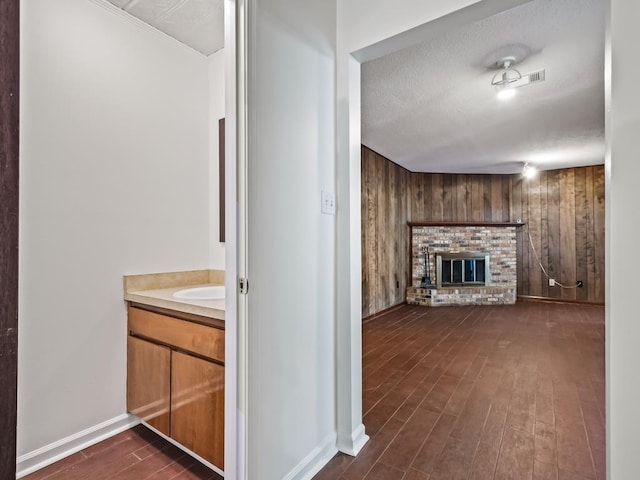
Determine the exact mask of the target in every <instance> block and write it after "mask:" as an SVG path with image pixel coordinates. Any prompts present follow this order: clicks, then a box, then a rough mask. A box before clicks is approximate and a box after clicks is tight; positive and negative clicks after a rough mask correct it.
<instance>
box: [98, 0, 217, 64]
mask: <svg viewBox="0 0 640 480" xmlns="http://www.w3.org/2000/svg"><path fill="white" fill-rule="evenodd" d="M108 1H109V2H110V3H112V4H114V5H115V6H116V7H118V8H121V9H123V10H124V11H125V12H127V13H129V14H131V15H133V16H134V17H137V18H139V19H140V20H142V21H143V22H145V23H147V24H149V25H151V26H152V27H155V28H157V29H158V30H160V31H162V32H164V33H166V34H167V35H169V36H171V37H173V38H175V39H176V40H178V41H180V42H182V43H184V44H185V45H188V46H190V47H191V48H193V49H195V50H197V51H198V52H200V53H202V54H204V55H211V54H212V53H214V52H217V51H218V50H220V49H221V48H223V47H224V12H223V2H224V0H108Z"/></svg>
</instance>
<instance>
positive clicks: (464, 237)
mask: <svg viewBox="0 0 640 480" xmlns="http://www.w3.org/2000/svg"><path fill="white" fill-rule="evenodd" d="M520 225H521V224H514V223H496V224H439V225H434V224H410V225H409V226H410V228H411V266H412V268H411V283H410V286H409V287H408V288H407V303H409V304H412V305H427V306H444V305H510V304H513V303H515V301H516V295H517V263H516V262H517V256H516V228H518V226H520ZM425 266H426V269H425Z"/></svg>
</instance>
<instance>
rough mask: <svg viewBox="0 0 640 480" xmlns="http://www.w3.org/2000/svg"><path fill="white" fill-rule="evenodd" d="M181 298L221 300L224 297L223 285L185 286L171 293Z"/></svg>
mask: <svg viewBox="0 0 640 480" xmlns="http://www.w3.org/2000/svg"><path fill="white" fill-rule="evenodd" d="M173 296H174V297H175V298H179V299H181V300H222V299H224V297H225V292H224V285H210V286H206V287H195V288H185V289H183V290H178V291H177V292H175V293H174V294H173Z"/></svg>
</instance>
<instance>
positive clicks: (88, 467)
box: [24, 425, 222, 480]
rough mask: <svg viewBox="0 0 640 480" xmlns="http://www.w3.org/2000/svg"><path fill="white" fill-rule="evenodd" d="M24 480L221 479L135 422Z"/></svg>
mask: <svg viewBox="0 0 640 480" xmlns="http://www.w3.org/2000/svg"><path fill="white" fill-rule="evenodd" d="M24 478H25V479H26V480H111V479H118V480H145V479H148V480H173V479H175V480H221V479H222V477H221V476H220V475H218V474H217V473H215V472H214V471H212V470H210V469H209V468H207V467H205V466H204V465H202V464H201V463H199V462H198V461H197V460H195V459H194V458H192V457H190V456H189V455H187V454H185V453H184V452H183V451H182V450H180V449H179V448H177V447H176V446H174V445H172V444H171V443H169V442H167V441H166V440H165V439H163V438H162V437H160V436H158V435H156V434H155V433H153V432H152V431H151V430H149V429H148V428H146V427H144V426H142V425H138V426H136V427H133V428H131V429H129V430H127V431H125V432H123V433H120V434H118V435H115V436H113V437H111V438H109V439H107V440H105V441H103V442H100V443H98V444H96V445H93V446H91V447H88V448H86V449H84V450H82V451H80V452H78V453H76V454H74V455H71V456H69V457H67V458H65V459H63V460H60V461H59V462H56V463H54V464H52V465H49V466H48V467H45V468H43V469H41V470H38V471H37V472H34V473H32V474H30V475H27V476H26V477H24Z"/></svg>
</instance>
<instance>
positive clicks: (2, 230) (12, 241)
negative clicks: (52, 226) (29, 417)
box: [0, 0, 20, 478]
mask: <svg viewBox="0 0 640 480" xmlns="http://www.w3.org/2000/svg"><path fill="white" fill-rule="evenodd" d="M0 58H2V68H0V138H1V141H0V225H1V227H0V272H1V274H0V358H2V368H1V369H0V392H1V393H0V411H1V412H3V414H2V415H0V478H15V475H16V458H17V446H16V428H17V401H18V397H17V390H18V235H19V226H18V208H19V205H18V203H19V190H18V189H19V167H20V162H19V109H20V102H19V88H20V2H19V0H0Z"/></svg>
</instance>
